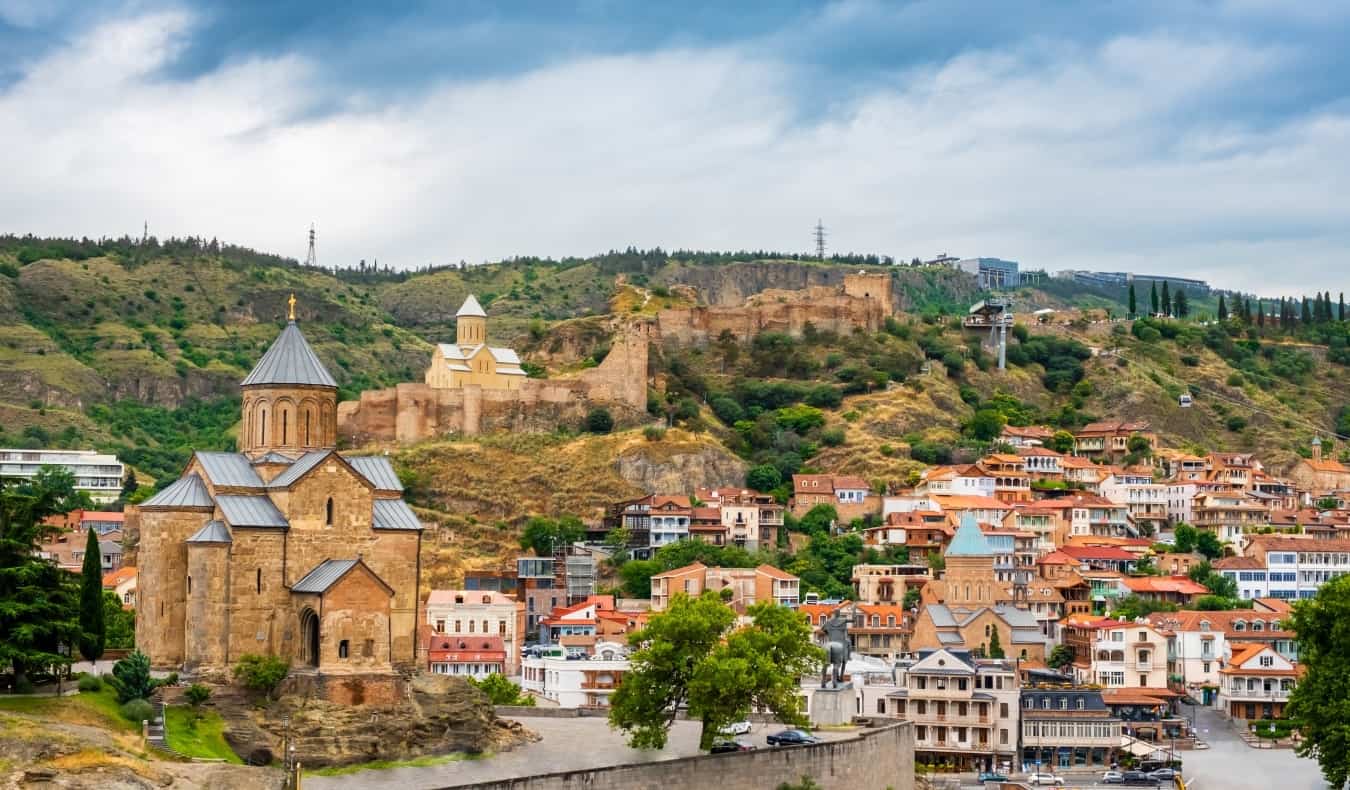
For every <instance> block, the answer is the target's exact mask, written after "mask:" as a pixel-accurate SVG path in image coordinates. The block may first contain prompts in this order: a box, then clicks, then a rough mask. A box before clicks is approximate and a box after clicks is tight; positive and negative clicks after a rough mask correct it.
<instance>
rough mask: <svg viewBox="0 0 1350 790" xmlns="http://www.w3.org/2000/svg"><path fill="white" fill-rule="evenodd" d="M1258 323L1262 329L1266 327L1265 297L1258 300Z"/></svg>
mask: <svg viewBox="0 0 1350 790" xmlns="http://www.w3.org/2000/svg"><path fill="white" fill-rule="evenodd" d="M1256 325H1257V326H1258V327H1260V328H1261V329H1265V328H1266V303H1265V300H1263V299H1257V300H1256Z"/></svg>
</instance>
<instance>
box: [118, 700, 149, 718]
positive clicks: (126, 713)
mask: <svg viewBox="0 0 1350 790" xmlns="http://www.w3.org/2000/svg"><path fill="white" fill-rule="evenodd" d="M121 711H122V718H124V719H126V720H127V721H135V722H141V721H150V720H151V719H153V718H154V717H155V706H154V705H151V704H150V703H149V702H147V701H146V700H143V699H133V700H127V701H126V702H124V703H122V708H121Z"/></svg>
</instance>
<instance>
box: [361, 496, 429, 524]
mask: <svg viewBox="0 0 1350 790" xmlns="http://www.w3.org/2000/svg"><path fill="white" fill-rule="evenodd" d="M373 509H374V515H373V516H372V517H371V522H370V523H371V526H373V527H374V528H375V529H421V528H422V522H421V521H419V520H418V518H417V514H415V513H413V511H412V508H410V507H408V503H407V502H404V501H403V500H402V499H377V500H375V505H374V508H373Z"/></svg>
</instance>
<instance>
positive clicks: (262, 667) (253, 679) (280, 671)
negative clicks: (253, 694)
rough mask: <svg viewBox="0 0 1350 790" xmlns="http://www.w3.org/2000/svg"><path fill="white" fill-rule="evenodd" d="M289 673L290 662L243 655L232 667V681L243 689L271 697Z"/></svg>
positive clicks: (255, 655)
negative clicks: (241, 685)
mask: <svg viewBox="0 0 1350 790" xmlns="http://www.w3.org/2000/svg"><path fill="white" fill-rule="evenodd" d="M290 671H291V662H290V661H288V660H286V659H282V658H277V657H276V656H260V655H257V654H256V653H245V654H244V655H243V656H240V658H239V663H237V664H235V665H234V679H235V680H236V681H238V682H239V683H241V684H243V685H244V687H245V688H250V689H253V690H254V691H261V692H263V693H264V694H266V695H268V696H271V695H272V692H273V691H275V690H276V688H277V686H279V685H281V681H282V680H285V679H286V675H287V674H289V673H290Z"/></svg>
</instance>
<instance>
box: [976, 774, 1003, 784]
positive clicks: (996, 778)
mask: <svg viewBox="0 0 1350 790" xmlns="http://www.w3.org/2000/svg"><path fill="white" fill-rule="evenodd" d="M975 781H977V782H1006V781H1008V777H1006V776H1004V775H1003V774H1001V773H999V772H997V771H981V772H980V775H979V776H978V777H976V778H975Z"/></svg>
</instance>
